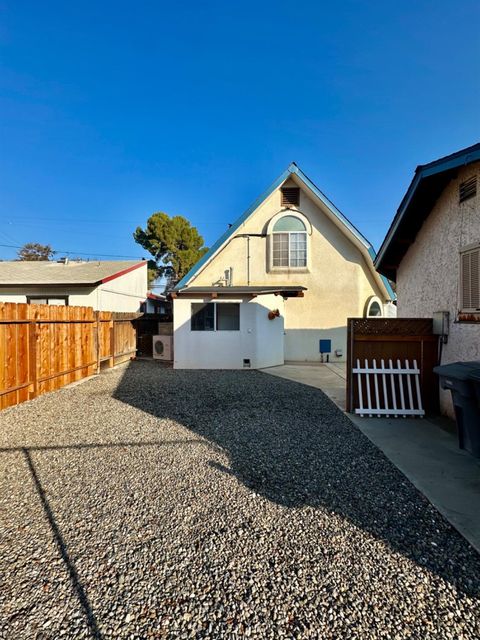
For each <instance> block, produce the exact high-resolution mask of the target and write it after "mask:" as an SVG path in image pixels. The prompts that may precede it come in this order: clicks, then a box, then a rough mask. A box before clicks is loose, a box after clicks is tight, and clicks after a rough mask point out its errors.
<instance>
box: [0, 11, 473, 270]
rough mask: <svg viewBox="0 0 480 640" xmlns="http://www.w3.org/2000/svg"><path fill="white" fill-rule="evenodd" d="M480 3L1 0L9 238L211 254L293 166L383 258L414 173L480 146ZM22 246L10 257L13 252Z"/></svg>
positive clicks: (96, 250)
mask: <svg viewBox="0 0 480 640" xmlns="http://www.w3.org/2000/svg"><path fill="white" fill-rule="evenodd" d="M479 28H480V4H479V3H478V2H477V0H459V2H456V3H452V2H450V1H446V0H435V1H433V0H432V1H426V0H416V1H415V2H414V1H413V0H411V1H409V0H406V1H404V2H394V1H393V0H383V1H378V2H368V1H363V2H361V1H353V0H344V2H342V3H332V2H319V1H318V0H317V1H316V2H302V1H301V0H300V1H299V2H296V3H291V2H282V1H275V2H262V1H261V0H257V1H256V2H250V1H249V0H242V2H225V1H223V2H209V1H205V2H198V1H196V2H190V1H184V2H181V3H174V2H173V3H172V2H163V1H156V2H142V1H137V2H121V1H119V2H118V1H117V2H107V1H104V2H89V1H85V2H81V3H74V2H64V1H62V2H54V1H50V2H45V3H41V2H22V0H15V1H12V2H8V1H7V2H5V1H2V0H0V244H14V245H16V244H23V243H24V242H29V241H32V242H42V243H50V244H51V245H52V246H53V247H54V248H55V249H58V250H59V251H62V252H65V251H70V252H72V255H80V254H81V253H86V254H87V253H88V254H91V257H95V256H96V257H102V255H106V254H112V255H116V256H119V257H123V256H125V257H137V256H138V257H141V256H142V255H146V254H145V253H144V252H143V250H142V249H141V248H140V247H139V246H138V245H136V244H135V243H134V241H133V239H132V235H131V234H132V232H133V230H134V229H135V227H136V226H137V225H144V224H145V221H146V219H147V218H148V216H149V215H150V214H151V213H153V212H154V211H160V210H161V211H165V212H167V213H169V214H171V215H173V214H181V215H184V216H186V217H187V218H188V219H189V220H191V221H192V223H193V224H195V225H196V226H198V228H199V230H200V232H201V233H202V234H203V236H204V238H205V241H206V243H207V244H208V245H210V244H212V243H213V242H214V240H215V239H216V237H217V236H219V235H220V234H221V233H222V232H223V231H224V230H225V228H226V227H227V224H228V223H229V222H232V221H233V220H234V219H235V218H237V217H238V216H239V215H240V214H241V213H242V212H243V210H245V209H246V208H247V207H248V206H249V205H250V204H251V202H252V201H253V200H254V199H255V198H256V197H257V196H258V195H259V194H260V193H261V192H262V191H263V190H264V189H265V188H266V187H267V186H268V185H269V184H270V183H271V182H272V181H273V180H274V179H275V178H276V176H277V175H278V174H280V173H281V172H282V171H283V170H284V169H285V168H286V167H287V166H288V164H289V163H290V162H291V161H292V160H295V161H296V162H297V164H299V165H300V167H301V168H302V169H303V170H304V171H305V173H306V174H307V175H308V176H309V177H310V178H311V179H312V180H313V181H314V182H315V183H316V184H317V186H318V187H319V188H320V189H322V190H323V191H324V192H325V193H326V194H327V196H328V197H329V198H330V199H331V200H332V201H333V202H334V203H335V204H336V205H337V207H339V208H340V209H341V210H342V211H343V213H344V214H345V215H346V216H347V217H348V218H350V220H351V221H352V222H353V223H354V224H355V225H356V226H358V227H359V229H360V230H361V231H362V232H363V233H364V235H366V236H367V238H369V240H370V241H371V242H372V243H373V244H374V246H375V247H376V248H378V247H379V245H380V243H381V241H382V239H383V236H384V234H385V231H386V229H387V228H388V225H389V223H390V220H391V218H392V216H393V215H394V213H395V210H396V208H397V206H398V204H399V202H400V199H401V197H402V195H403V193H404V191H405V190H406V188H407V186H408V184H409V182H410V179H411V177H412V174H413V171H414V169H415V166H416V165H417V164H420V163H425V162H428V161H430V160H432V159H435V158H437V157H440V156H442V155H445V154H448V153H451V152H453V151H455V150H457V149H460V148H462V147H465V146H468V145H470V144H473V143H475V142H478V141H479V139H480V135H479V124H480V118H479V113H480V39H479V37H478V33H479ZM14 257H15V249H8V248H5V247H0V258H3V259H12V258H14Z"/></svg>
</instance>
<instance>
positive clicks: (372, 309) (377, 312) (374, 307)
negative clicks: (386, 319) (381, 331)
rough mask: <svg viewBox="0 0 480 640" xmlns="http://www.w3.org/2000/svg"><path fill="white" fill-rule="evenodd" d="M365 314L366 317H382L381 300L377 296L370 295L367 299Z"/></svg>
mask: <svg viewBox="0 0 480 640" xmlns="http://www.w3.org/2000/svg"><path fill="white" fill-rule="evenodd" d="M365 316H366V317H367V318H381V317H383V310H382V302H381V300H380V298H377V296H372V297H371V298H369V299H368V300H367V305H366V310H365Z"/></svg>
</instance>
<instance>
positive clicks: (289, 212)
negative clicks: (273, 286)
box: [267, 209, 312, 273]
mask: <svg viewBox="0 0 480 640" xmlns="http://www.w3.org/2000/svg"><path fill="white" fill-rule="evenodd" d="M287 216H291V217H292V218H298V219H299V220H300V221H301V222H302V223H303V225H304V226H305V231H274V230H273V229H274V227H275V225H276V223H277V222H278V221H279V220H280V219H281V218H285V217H287ZM292 233H305V239H306V243H305V247H306V253H307V256H306V264H305V266H301V267H293V266H290V260H291V258H290V234H292ZM279 234H286V235H288V266H287V265H285V266H283V265H282V266H280V265H274V264H273V238H274V236H275V235H279ZM311 236H312V225H311V224H310V221H309V220H308V218H306V217H305V216H304V215H303V214H302V213H300V212H299V211H295V210H294V209H286V210H282V211H280V212H279V213H277V214H276V215H275V216H273V218H272V219H271V220H270V222H269V223H268V227H267V237H268V271H270V272H274V273H275V272H276V273H285V272H290V273H291V272H295V273H309V272H310V260H311V250H310V239H311Z"/></svg>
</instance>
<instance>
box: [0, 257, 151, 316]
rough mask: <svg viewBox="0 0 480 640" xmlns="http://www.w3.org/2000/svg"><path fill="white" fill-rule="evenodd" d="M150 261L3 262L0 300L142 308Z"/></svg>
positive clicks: (109, 308)
mask: <svg viewBox="0 0 480 640" xmlns="http://www.w3.org/2000/svg"><path fill="white" fill-rule="evenodd" d="M147 289H148V286H147V261H146V260H142V261H141V262H138V261H136V262H132V261H126V260H124V261H98V260H92V261H90V262H84V261H76V260H71V261H69V260H62V261H59V262H55V261H53V260H49V261H47V260H45V261H33V262H28V261H25V262H22V261H12V262H0V302H27V303H30V304H55V305H70V306H85V307H93V308H94V309H95V310H96V311H127V312H128V311H139V310H140V305H141V304H142V303H143V302H144V301H145V298H146V295H147Z"/></svg>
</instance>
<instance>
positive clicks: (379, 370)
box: [352, 359, 425, 418]
mask: <svg viewBox="0 0 480 640" xmlns="http://www.w3.org/2000/svg"><path fill="white" fill-rule="evenodd" d="M364 363H365V366H364V367H362V366H361V364H360V360H359V359H357V366H356V368H354V369H353V370H352V372H353V373H354V374H355V375H356V376H357V384H358V401H359V405H360V406H359V408H356V409H355V413H358V414H359V415H360V416H362V417H364V416H366V415H367V416H369V417H370V418H371V417H372V416H377V417H378V418H380V417H387V418H389V417H390V416H392V417H395V418H397V417H398V416H402V417H404V418H406V417H407V416H419V417H420V418H422V417H423V416H424V415H425V411H424V410H423V405H422V395H421V392H420V369H419V368H418V366H417V361H416V360H414V361H413V365H412V366H410V364H409V361H408V360H405V366H404V367H402V364H401V362H400V360H397V366H396V367H394V366H393V363H392V360H389V361H388V366H385V361H384V360H383V359H382V360H380V366H379V367H377V361H376V360H372V366H370V365H369V363H368V360H365V361H364ZM412 379H413V383H412ZM364 398H365V400H366V404H365V401H364Z"/></svg>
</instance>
